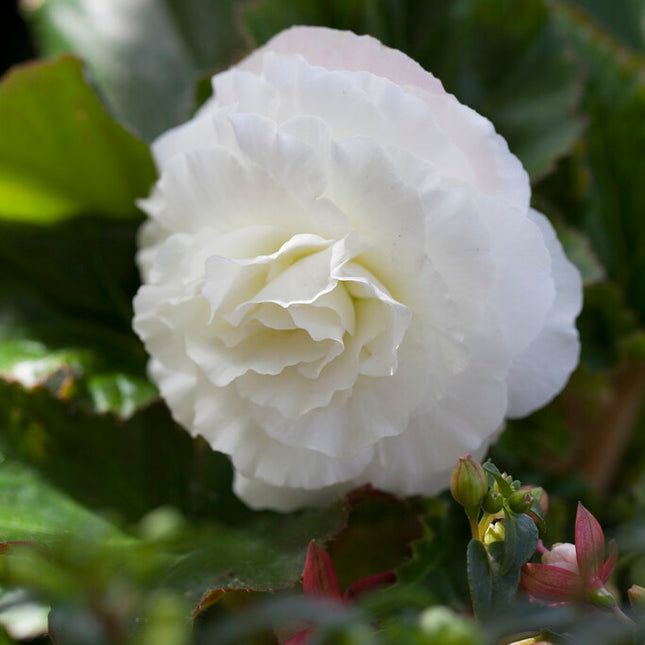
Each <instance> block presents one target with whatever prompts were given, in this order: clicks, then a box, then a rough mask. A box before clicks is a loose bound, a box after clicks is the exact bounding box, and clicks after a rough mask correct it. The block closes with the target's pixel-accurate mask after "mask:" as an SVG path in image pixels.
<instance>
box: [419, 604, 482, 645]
mask: <svg viewBox="0 0 645 645" xmlns="http://www.w3.org/2000/svg"><path fill="white" fill-rule="evenodd" d="M419 627H420V631H421V633H420V637H419V639H418V641H417V642H418V643H419V645H433V644H434V643H441V645H475V643H478V642H479V640H478V639H477V634H476V630H475V626H474V624H473V623H472V621H471V620H469V619H467V618H464V617H463V616H460V615H459V614H456V613H455V612H454V611H452V609H448V607H441V606H436V607H429V608H428V609H426V610H425V611H423V612H422V613H421V615H420V616H419Z"/></svg>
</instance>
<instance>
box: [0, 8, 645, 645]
mask: <svg viewBox="0 0 645 645" xmlns="http://www.w3.org/2000/svg"><path fill="white" fill-rule="evenodd" d="M25 4H27V3H25ZM29 4H33V3H29ZM24 17H25V20H26V24H27V25H28V28H29V33H30V34H31V39H32V43H33V46H34V48H35V50H36V52H37V53H38V54H39V55H40V56H43V57H45V60H43V61H40V62H37V63H29V64H26V65H23V66H20V67H18V68H16V69H14V70H13V71H10V72H8V73H7V74H6V75H5V76H4V78H3V81H2V84H1V85H0V265H1V266H2V271H1V272H0V451H1V456H0V540H38V541H39V542H40V543H41V544H45V545H48V548H49V549H51V551H50V552H48V553H49V554H48V555H47V556H45V555H43V553H41V552H38V553H35V554H34V553H32V552H31V551H29V554H28V557H27V556H25V557H24V558H23V557H20V556H19V554H18V555H15V554H13V555H12V557H11V558H7V559H6V560H7V562H6V565H5V566H4V568H3V569H2V573H1V574H0V577H1V584H2V585H3V586H11V585H14V584H17V585H19V586H23V587H27V588H31V589H32V590H33V593H34V594H35V596H36V597H38V598H41V599H44V600H45V601H47V602H50V603H52V605H53V607H54V610H53V613H52V618H51V626H52V631H53V633H55V634H56V636H57V641H56V642H57V643H59V645H60V643H63V644H65V643H85V642H92V643H96V644H100V643H112V642H130V641H129V640H127V639H128V638H130V637H132V638H137V639H139V640H136V642H142V643H148V642H151V643H152V642H155V643H161V644H162V645H163V643H168V644H170V643H175V642H176V643H182V642H189V640H188V639H189V638H190V637H189V635H188V631H187V629H186V621H185V617H186V616H188V615H190V614H191V612H193V611H195V610H197V611H198V612H199V610H201V609H204V608H205V607H206V605H208V604H210V603H211V601H214V600H215V598H214V597H213V596H212V595H211V596H209V592H211V591H212V590H214V589H220V588H223V589H230V590H233V591H229V592H228V593H227V594H225V596H224V597H219V602H218V603H217V606H215V607H211V609H209V610H208V611H206V612H204V615H203V617H202V618H201V619H200V621H198V625H199V626H200V627H199V628H200V629H201V630H202V631H201V632H200V635H199V636H195V638H198V639H199V640H196V641H195V642H200V643H209V642H213V643H214V642H218V643H223V642H225V641H226V638H227V636H226V634H230V641H228V642H239V641H240V639H242V638H246V637H247V636H248V635H249V634H251V632H253V631H254V630H255V629H256V628H257V629H258V630H260V631H261V630H262V629H265V630H266V628H267V625H268V621H267V618H266V611H268V610H266V611H265V613H264V614H263V613H262V611H263V609H262V608H263V606H264V605H262V603H260V605H258V607H259V609H258V608H257V607H255V606H254V607H253V608H252V609H250V610H249V611H248V612H247V613H246V614H244V615H243V616H244V617H243V618H239V616H240V614H239V613H235V612H233V613H232V614H229V611H228V610H229V609H230V608H236V607H237V608H239V607H242V606H244V605H246V604H247V603H249V601H251V600H252V599H253V598H254V597H255V596H254V594H253V593H252V592H253V591H269V590H272V591H276V590H279V589H289V588H291V587H293V586H294V585H295V584H296V582H297V580H298V578H299V576H300V573H301V571H302V566H303V563H304V554H305V551H306V547H307V543H308V541H309V540H310V539H311V538H317V539H319V540H323V541H324V540H325V539H327V538H330V537H332V536H336V535H338V538H337V539H336V540H335V541H333V542H332V543H330V552H331V553H332V555H333V557H334V559H335V561H336V563H337V568H338V571H339V575H340V577H341V586H344V585H346V584H348V583H349V582H351V581H352V580H355V579H356V578H358V577H361V576H362V575H368V574H370V573H374V572H375V571H377V570H379V569H382V568H385V567H393V566H398V567H399V568H398V570H397V571H398V577H399V583H398V584H397V585H396V586H395V587H394V588H392V589H391V590H390V591H389V592H387V593H385V594H383V595H382V596H381V597H379V599H378V600H372V601H370V602H369V603H367V604H365V605H364V606H363V607H362V608H361V609H356V610H350V609H348V610H347V611H346V612H340V613H338V614H337V615H336V617H335V618H334V620H335V621H336V622H335V623H334V624H330V625H328V628H329V629H330V630H334V629H341V630H345V631H346V632H347V633H348V634H350V635H351V634H354V633H355V634H357V635H356V636H355V638H356V639H357V640H355V641H352V640H349V641H348V642H372V641H371V640H369V639H371V638H375V637H372V636H369V635H366V634H367V632H365V631H364V630H363V631H361V629H362V627H361V626H363V627H364V626H365V625H367V623H368V622H369V621H370V620H373V619H375V618H376V619H381V620H382V625H383V626H384V631H383V636H382V638H383V639H385V642H390V641H388V640H387V639H388V638H392V639H393V640H391V642H404V641H403V640H396V639H397V638H398V639H402V638H403V636H402V634H403V633H404V627H405V625H406V624H407V623H406V621H410V620H412V619H413V618H411V616H412V617H414V616H415V615H416V614H415V613H414V612H415V611H418V610H420V609H422V608H423V607H426V606H428V605H431V604H435V603H444V604H450V605H452V606H453V607H456V608H459V609H464V608H465V602H466V597H467V596H466V594H465V570H464V566H465V565H464V549H465V544H466V540H467V534H466V529H467V526H466V525H465V523H464V521H463V517H461V516H460V515H459V513H458V511H456V510H455V509H454V507H453V506H451V505H450V504H449V502H448V501H447V499H446V498H444V497H441V498H439V499H437V500H421V499H416V500H409V501H407V502H397V501H395V500H392V499H390V498H388V497H383V496H380V495H374V494H370V493H369V492H364V493H363V494H361V495H358V496H355V497H354V498H353V499H350V500H346V501H345V503H340V502H339V504H338V505H337V506H336V507H332V508H329V509H324V510H319V511H311V512H307V513H298V514H294V515H290V516H280V515H277V514H272V513H251V512H250V511H249V510H247V509H246V508H245V507H244V506H243V505H242V504H241V503H240V502H238V501H237V500H236V499H235V498H234V497H233V496H232V494H231V492H230V479H231V473H230V468H229V465H228V462H227V460H226V459H225V458H224V457H222V456H220V455H218V454H214V453H212V452H211V451H210V450H209V449H208V448H207V446H206V445H205V444H204V443H203V442H202V441H200V440H197V441H194V440H192V439H191V438H190V437H189V436H188V434H187V433H185V432H184V431H183V430H181V429H180V428H178V427H177V426H176V425H175V424H174V423H173V422H172V420H171V419H170V416H169V414H168V411H167V409H166V408H165V406H164V405H163V403H162V402H160V401H159V400H158V399H157V396H156V391H155V389H154V387H153V386H152V385H151V384H150V383H149V381H148V380H147V378H146V375H145V363H146V356H145V352H144V350H143V347H142V346H141V344H140V343H139V341H138V339H137V338H136V337H135V335H134V334H133V332H132V330H131V326H130V321H131V317H132V310H131V300H132V296H133V294H134V292H135V291H136V288H137V286H138V276H137V273H136V269H135V267H134V262H133V256H134V251H135V235H136V231H137V228H138V226H139V225H140V223H141V221H142V216H141V214H140V213H139V212H138V211H137V209H136V207H135V204H134V200H135V198H137V197H140V196H144V195H145V194H146V193H147V191H148V189H149V187H150V185H151V183H152V182H153V181H154V178H155V169H154V165H153V163H152V160H151V157H150V154H149V151H148V148H147V145H146V142H149V141H151V140H152V139H153V138H154V137H155V136H156V135H158V134H159V133H161V132H163V131H164V130H165V129H167V128H169V127H171V126H173V125H176V124H178V123H181V122H182V121H183V120H185V119H186V118H187V117H189V116H190V114H191V113H192V112H193V111H194V109H195V108H196V106H197V105H198V104H199V103H200V102H201V101H203V100H204V99H205V98H206V97H207V96H208V92H209V85H208V82H207V79H208V78H209V77H210V76H211V75H212V73H214V72H216V71H218V70H222V69H225V68H226V67H227V66H229V65H230V64H232V63H234V62H235V61H237V60H239V59H240V58H241V57H242V56H243V55H244V54H245V53H247V52H248V51H250V50H251V49H252V48H253V47H255V46H257V45H258V44H262V43H263V42H265V41H266V40H268V39H269V38H270V37H271V36H272V35H273V34H275V33H276V32H278V31H279V30H281V29H283V28H285V27H288V26H290V25H292V24H321V25H327V26H330V27H335V28H341V29H352V30H354V31H356V32H357V33H369V34H371V35H373V36H375V37H377V38H379V39H380V40H382V41H383V42H384V43H385V44H387V45H390V46H392V47H396V48H398V49H401V50H403V51H405V52H406V53H408V54H409V55H410V56H411V57H412V58H414V59H415V60H417V61H418V62H419V63H421V65H422V66H423V67H425V68H426V69H428V70H430V71H432V72H433V73H434V74H435V75H436V76H437V77H439V78H440V79H441V80H442V81H443V83H444V85H445V87H446V88H447V89H448V91H450V92H452V93H454V94H455V95H456V96H457V97H458V98H459V99H460V100H461V101H462V102H463V103H466V104H467V105H470V106H471V107H473V108H474V109H476V110H477V111H479V112H480V113H482V114H484V115H486V116H488V117H489V118H490V119H491V120H492V121H493V123H494V124H495V126H496V128H497V130H498V131H499V132H500V133H501V134H502V135H503V136H504V137H505V138H506V139H507V140H508V142H509V145H510V148H511V150H512V151H514V152H515V153H516V154H517V155H518V156H519V157H520V158H521V160H522V161H523V163H524V165H525V167H526V168H527V170H528V172H529V174H530V176H531V180H532V185H533V191H534V192H533V203H534V205H535V206H536V207H538V208H539V209H540V210H542V211H543V212H545V213H546V214H548V216H549V217H550V218H551V220H552V221H553V223H554V225H555V226H556V228H557V229H558V231H559V234H560V235H561V239H562V240H563V242H564V244H565V247H566V248H567V252H568V253H569V255H570V257H571V258H572V259H573V260H574V262H575V263H576V264H577V265H578V266H579V268H580V269H581V271H582V273H583V277H584V280H585V286H586V289H585V309H584V311H583V313H582V315H581V317H580V319H579V329H580V331H581V335H582V346H583V353H582V360H581V365H580V367H579V369H578V370H577V372H576V373H575V374H574V376H573V378H572V380H571V383H570V385H569V386H568V388H567V390H566V391H565V392H564V393H563V395H562V396H561V397H559V398H558V400H556V401H555V402H554V403H553V404H551V405H550V406H549V407H548V408H546V409H545V410H543V411H541V412H539V413H538V414H536V415H533V416H532V417H530V418H529V419H526V420H523V421H519V422H512V423H510V424H509V427H508V428H507V430H506V433H505V434H504V435H503V437H502V439H501V441H500V443H499V444H498V445H497V446H496V447H495V448H494V451H493V454H494V458H495V460H496V462H497V463H498V465H499V466H500V467H501V468H503V469H506V470H507V471H508V472H512V473H513V475H514V476H516V477H519V478H521V479H522V480H524V481H527V482H531V483H534V484H536V485H542V486H544V487H545V488H546V489H547V490H548V492H549V495H550V498H551V507H550V512H549V516H548V520H549V523H548V538H549V541H552V540H562V539H565V538H570V537H571V531H572V527H573V521H572V518H573V513H574V510H575V504H576V502H577V500H578V499H582V500H583V501H584V503H585V504H587V505H588V506H589V508H590V509H591V510H592V511H593V512H594V513H596V514H597V516H598V517H599V518H600V519H601V521H602V523H603V526H605V527H607V532H608V533H610V534H612V535H614V536H615V537H617V538H618V541H619V547H620V549H621V551H622V552H623V553H629V557H628V558H624V559H623V561H621V563H620V564H619V568H618V578H619V581H620V582H621V583H622V582H625V583H626V584H631V582H637V583H638V582H640V583H641V584H645V557H644V556H645V544H644V542H645V541H644V540H643V538H642V536H643V535H644V531H645V515H644V513H645V432H644V427H645V418H644V410H643V406H642V405H641V403H642V400H643V398H644V394H645V331H644V321H645V280H643V275H645V217H643V205H645V181H644V178H645V156H644V155H643V150H645V27H644V25H645V3H643V2H641V1H639V0H614V1H613V2H612V3H607V2H605V1H604V0H577V1H574V0H568V1H565V0H522V2H519V1H517V0H327V1H323V0H316V1H311V2H302V0H258V1H254V2H248V1H241V0H115V1H114V2H111V3H106V2H101V1H95V2H89V1H86V0H46V1H45V2H44V3H42V4H41V6H39V7H38V8H37V9H30V10H25V11H24ZM16 33H18V32H16ZM10 46H11V48H12V49H11V50H10V51H9V52H8V54H7V60H12V61H13V60H16V59H18V58H23V57H27V56H28V55H30V50H29V45H28V43H27V41H25V40H24V39H23V40H17V41H15V42H13V43H12V44H11V45H10ZM61 55H62V57H61ZM77 57H80V58H77ZM607 500H611V504H607V503H606V501H607ZM393 527H395V529H396V530H394V529H393ZM341 529H342V531H341ZM339 531H340V534H339ZM415 539H416V540H417V541H416V542H414V543H413V545H412V547H410V546H409V545H410V543H411V542H412V541H413V540H415ZM0 546H2V545H0ZM366 550H367V551H369V552H370V553H371V554H372V555H371V557H366V556H365V553H366ZM52 554H53V555H52ZM357 554H360V557H357ZM626 584H622V587H623V588H625V586H626ZM200 602H201V604H199V603H200ZM271 602H273V603H274V604H273V605H272V606H271V608H270V610H271V613H272V616H274V617H275V616H278V617H279V616H281V615H284V616H289V617H290V618H293V617H294V616H296V617H297V616H300V617H312V615H314V614H315V615H316V616H318V614H316V613H315V612H317V611H319V610H318V609H316V608H312V607H311V606H309V605H307V604H302V603H300V604H299V603H298V602H297V600H294V599H292V598H291V597H286V599H283V598H282V596H281V595H280V594H278V595H277V597H273V598H272V600H271ZM281 612H282V613H281ZM312 612H313V614H312ZM411 612H412V613H411ZM565 614H566V612H565V613H564V614H557V616H556V618H553V617H552V618H549V619H547V618H544V620H554V621H556V622H557V620H561V621H565V622H566V620H567V616H566V615H565ZM136 616H144V617H147V622H146V623H145V624H146V625H147V627H146V628H141V629H139V630H138V631H137V629H136V625H135V622H134V617H136ZM173 616H174V617H175V618H174V619H173ZM518 616H519V617H518V619H517V620H518V621H520V622H519V623H518V624H521V625H526V624H528V623H527V622H526V621H527V620H529V618H527V617H526V616H524V615H523V614H522V611H521V606H519V607H518ZM536 616H537V617H536ZM540 616H541V614H536V612H535V610H534V611H533V613H532V618H531V619H530V620H533V621H535V620H538V619H539V617H540ZM318 617H319V618H320V616H318ZM322 618H323V620H325V616H324V615H323V616H322ZM173 620H174V622H173ZM326 620H330V619H329V617H328V616H327V618H326ZM509 620H510V621H511V623H512V618H511V619H509ZM522 620H524V621H525V622H524V623H522V622H521V621H522ZM332 622H333V621H332ZM538 626H543V624H538ZM162 627H163V628H162ZM498 628H499V626H498ZM155 629H158V630H160V632H155V631H154V630H155ZM491 629H492V628H491ZM500 629H501V628H500ZM584 629H591V628H590V627H589V626H586V627H584ZM146 630H147V631H146ZM173 630H174V631H173ZM227 630H228V631H227ZM493 631H494V630H493ZM148 632H149V633H148ZM160 633H161V634H162V636H159V634H160ZM600 633H601V632H598V630H596V632H595V635H594V636H591V635H589V634H591V632H588V635H589V639H590V640H585V642H602V641H601V640H593V638H600V636H598V634H600ZM133 634H134V636H133ZM155 634H156V635H155ZM397 634H398V635H397ZM489 637H490V638H494V633H493V632H490V634H489V633H488V632H487V635H485V636H484V637H483V638H489ZM119 638H120V639H121V640H118V639H119ZM216 638H217V639H219V640H215V639H216ZM348 638H350V636H348ZM361 638H363V639H367V640H360V639H361ZM3 639H4V640H3ZM146 639H152V640H146ZM154 639H156V640H154ZM173 639H174V640H173ZM180 639H183V640H180ZM2 642H7V643H11V642H13V641H12V640H11V639H10V637H9V636H7V635H3V634H0V643H2ZM132 642H135V641H132ZM374 642H377V641H374Z"/></svg>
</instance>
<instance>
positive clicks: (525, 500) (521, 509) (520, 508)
mask: <svg viewBox="0 0 645 645" xmlns="http://www.w3.org/2000/svg"><path fill="white" fill-rule="evenodd" d="M532 504H533V496H532V495H531V493H529V492H528V491H524V490H516V491H515V492H514V493H511V495H510V496H509V498H508V506H509V508H510V509H511V510H512V511H513V513H526V511H528V510H529V508H531V506H532Z"/></svg>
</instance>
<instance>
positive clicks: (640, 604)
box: [627, 585, 645, 611]
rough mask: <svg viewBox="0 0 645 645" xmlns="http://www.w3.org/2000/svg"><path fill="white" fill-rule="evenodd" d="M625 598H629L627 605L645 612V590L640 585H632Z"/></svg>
mask: <svg viewBox="0 0 645 645" xmlns="http://www.w3.org/2000/svg"><path fill="white" fill-rule="evenodd" d="M627 596H628V597H629V604H630V605H631V606H632V608H633V609H637V610H639V611H644V610H645V588H643V587H641V586H640V585H632V586H631V587H630V588H629V589H628V590H627Z"/></svg>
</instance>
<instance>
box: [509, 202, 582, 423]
mask: <svg viewBox="0 0 645 645" xmlns="http://www.w3.org/2000/svg"><path fill="white" fill-rule="evenodd" d="M530 217H531V219H532V221H534V222H535V223H536V224H537V225H538V226H539V227H540V230H541V231H542V234H543V235H544V241H545V243H546V245H547V248H548V249H549V251H550V253H551V268H552V271H553V279H554V281H555V289H556V298H555V301H554V303H553V306H552V307H551V310H550V311H549V313H548V316H547V319H546V323H545V325H544V327H543V329H542V331H541V333H540V334H539V335H538V337H537V338H536V339H535V340H534V341H533V342H532V343H531V344H530V345H529V346H528V347H527V348H526V349H525V350H524V352H522V354H520V356H518V357H517V358H516V359H515V361H514V363H513V368H512V370H511V373H510V374H509V377H508V389H509V408H508V416H509V418H515V417H523V416H526V415H527V414H530V413H531V412H533V411H534V410H537V409H538V408H540V407H542V406H543V405H545V404H546V403H548V402H549V401H550V400H551V399H552V398H553V397H554V396H555V395H556V394H557V393H558V392H560V390H561V389H562V388H563V387H564V385H565V384H566V382H567V381H568V379H569V376H570V375H571V372H572V371H573V370H574V368H575V366H576V365H577V364H578V357H579V354H580V341H579V340H578V332H577V330H576V328H575V326H574V321H575V318H576V316H577V315H578V314H579V313H580V309H581V307H582V279H581V277H580V272H579V271H578V270H577V269H576V268H575V267H574V266H573V264H572V263H571V262H569V260H567V258H566V256H565V255H564V251H563V250H562V246H561V244H560V242H559V241H558V239H557V237H556V236H555V232H554V231H553V227H552V226H551V224H550V222H549V221H548V220H547V219H546V217H544V215H542V214H541V213H538V212H537V211H535V210H531V211H530Z"/></svg>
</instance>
